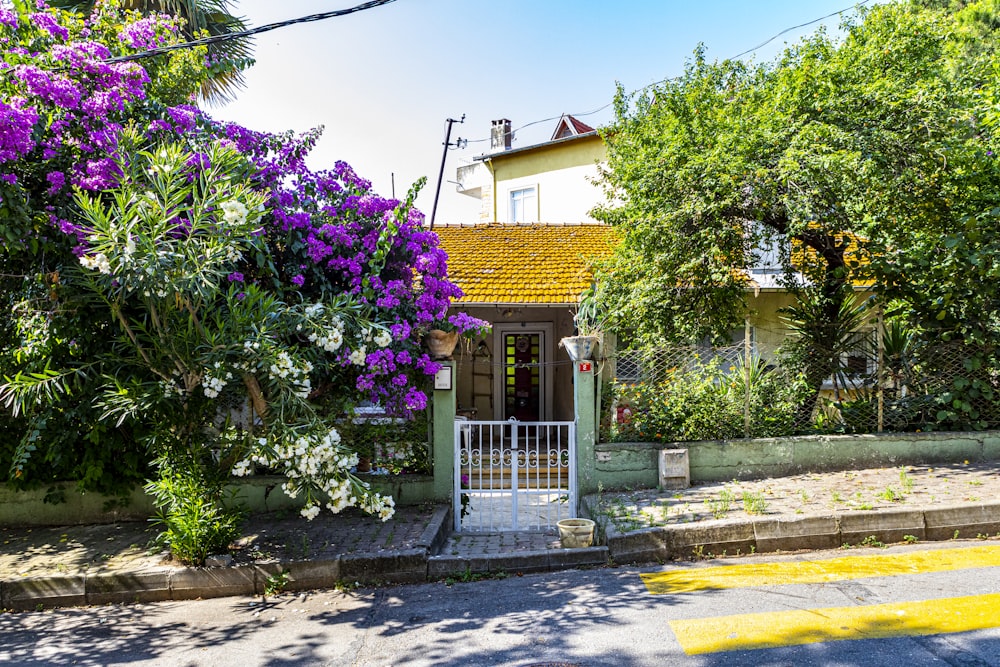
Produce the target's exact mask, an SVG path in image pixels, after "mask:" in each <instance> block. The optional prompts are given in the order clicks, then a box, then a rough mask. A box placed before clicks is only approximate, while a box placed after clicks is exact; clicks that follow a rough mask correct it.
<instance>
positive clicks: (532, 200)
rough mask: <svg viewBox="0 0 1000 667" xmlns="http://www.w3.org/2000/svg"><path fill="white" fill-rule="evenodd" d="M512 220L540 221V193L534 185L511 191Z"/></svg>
mask: <svg viewBox="0 0 1000 667" xmlns="http://www.w3.org/2000/svg"><path fill="white" fill-rule="evenodd" d="M510 222H538V193H537V191H536V190H535V188H534V187H530V188H521V189H519V190H511V191H510Z"/></svg>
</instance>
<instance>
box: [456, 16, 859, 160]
mask: <svg viewBox="0 0 1000 667" xmlns="http://www.w3.org/2000/svg"><path fill="white" fill-rule="evenodd" d="M871 1H872V0H860V1H859V2H857V3H855V4H853V5H851V6H850V7H845V8H844V9H841V10H838V11H835V12H831V13H829V14H827V15H826V16H821V17H819V18H818V19H813V20H812V21H806V22H805V23H800V24H798V25H794V26H792V27H790V28H785V29H784V30H782V31H781V32H779V33H776V34H775V35H772V36H771V37H769V38H768V39H766V40H764V41H763V42H761V43H760V44H758V45H757V46H754V47H753V48H749V49H747V50H746V51H741V52H740V53H737V54H736V55H735V56H732V57H730V58H726V60H736V59H737V58H742V57H743V56H745V55H747V54H749V53H753V52H754V51H757V50H759V49H762V48H763V47H765V46H767V45H768V44H770V43H771V42H773V41H774V40H776V39H778V38H779V37H781V36H782V35H785V34H787V33H789V32H792V31H793V30H798V29H799V28H806V27H808V26H811V25H814V24H816V23H819V22H820V21H825V20H826V19H828V18H831V17H834V16H839V15H840V14H843V13H845V12H849V11H851V10H852V9H857V8H858V7H861V6H863V5H867V4H868V3H869V2H871ZM678 78H679V77H676V76H674V77H667V78H666V79H661V80H659V81H654V82H653V83H649V84H646V85H645V86H642V87H641V88H636V89H635V90H633V91H630V92H629V93H628V94H629V95H635V94H636V93H641V92H643V91H645V90H647V89H649V88H652V87H654V86H659V85H662V84H664V83H668V82H670V81H676V80H677V79H678ZM612 104H613V102H608V103H607V104H605V105H603V106H601V107H598V108H597V109H594V110H593V111H586V112H583V113H571V114H559V115H558V116H550V117H549V118H542V119H540V120H533V121H531V122H529V123H525V124H524V125H521V126H519V127H517V128H515V129H513V130H511V138H512V139H513V138H514V136H515V135H516V134H517V133H518V132H520V131H521V130H523V129H525V128H528V127H531V126H533V125H538V124H540V123H548V122H551V121H553V120H559V119H560V118H562V117H563V116H573V117H574V118H585V117H587V116H592V115H594V114H595V113H600V112H601V111H604V110H605V109H607V108H608V107H610V106H611V105H612ZM490 139H491V137H484V138H482V139H466V140H465V142H466V143H468V144H478V143H482V142H484V141H489V140H490Z"/></svg>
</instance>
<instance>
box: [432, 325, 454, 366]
mask: <svg viewBox="0 0 1000 667" xmlns="http://www.w3.org/2000/svg"><path fill="white" fill-rule="evenodd" d="M424 344H426V345H427V350H428V351H429V352H430V353H431V359H451V355H452V354H453V353H454V352H455V346H457V345H458V332H457V331H441V330H440V329H431V330H430V331H428V332H427V333H426V334H425V335H424Z"/></svg>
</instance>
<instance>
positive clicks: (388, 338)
mask: <svg viewBox="0 0 1000 667" xmlns="http://www.w3.org/2000/svg"><path fill="white" fill-rule="evenodd" d="M390 343H392V334H391V333H389V332H388V331H386V330H384V329H383V330H382V331H380V332H378V333H377V334H375V344H376V345H378V346H379V347H389V344H390Z"/></svg>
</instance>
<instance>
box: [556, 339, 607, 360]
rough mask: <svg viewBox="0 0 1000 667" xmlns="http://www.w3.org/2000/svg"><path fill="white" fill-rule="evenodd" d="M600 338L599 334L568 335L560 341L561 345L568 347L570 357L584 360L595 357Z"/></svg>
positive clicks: (567, 351)
mask: <svg viewBox="0 0 1000 667" xmlns="http://www.w3.org/2000/svg"><path fill="white" fill-rule="evenodd" d="M600 340H601V339H600V338H598V337H597V336H567V337H566V338H563V339H562V340H561V341H559V345H561V346H562V347H565V348H566V353H567V354H568V355H569V358H570V359H572V360H573V361H582V360H585V359H593V358H594V355H595V354H596V353H597V346H598V344H599V343H600Z"/></svg>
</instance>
